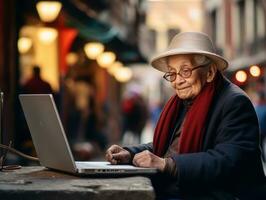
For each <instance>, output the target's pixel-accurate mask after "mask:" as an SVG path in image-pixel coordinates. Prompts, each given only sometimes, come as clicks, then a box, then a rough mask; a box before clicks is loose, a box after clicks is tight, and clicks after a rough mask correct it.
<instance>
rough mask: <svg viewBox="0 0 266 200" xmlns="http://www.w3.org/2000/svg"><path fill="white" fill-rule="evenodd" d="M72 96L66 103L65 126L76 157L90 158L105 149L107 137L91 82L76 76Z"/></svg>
mask: <svg viewBox="0 0 266 200" xmlns="http://www.w3.org/2000/svg"><path fill="white" fill-rule="evenodd" d="M72 87H73V88H72V92H73V94H72V95H73V97H71V99H72V101H71V104H68V107H66V108H65V109H67V112H65V113H67V116H64V117H65V127H66V130H67V135H68V138H69V142H70V144H71V146H72V149H73V151H74V155H75V157H76V159H79V160H91V159H93V158H95V157H98V156H101V155H100V154H101V153H102V154H103V152H104V151H105V148H106V144H107V137H106V135H105V133H104V130H103V126H102V119H101V117H100V113H99V112H101V111H100V110H99V109H98V108H97V105H96V100H95V96H96V95H95V89H94V86H93V83H92V82H91V81H90V79H89V78H88V77H86V76H78V77H76V78H75V82H74V83H73V86H72Z"/></svg>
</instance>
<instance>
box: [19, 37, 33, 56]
mask: <svg viewBox="0 0 266 200" xmlns="http://www.w3.org/2000/svg"><path fill="white" fill-rule="evenodd" d="M31 47H32V40H31V39H30V38H28V37H21V38H19V40H18V51H19V53H27V52H28V51H29V50H30V48H31Z"/></svg>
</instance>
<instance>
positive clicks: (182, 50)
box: [150, 32, 228, 72]
mask: <svg viewBox="0 0 266 200" xmlns="http://www.w3.org/2000/svg"><path fill="white" fill-rule="evenodd" d="M183 54H201V55H205V56H206V57H208V58H209V59H211V60H212V61H213V62H214V63H216V66H217V69H218V70H219V71H223V70H225V69H226V68H227V67H228V61H227V60H226V59H225V58H223V57H222V56H220V55H218V54H216V52H215V48H214V46H213V43H212V41H211V39H210V38H209V37H208V35H206V34H205V33H201V32H182V33H179V34H177V35H176V36H175V37H174V38H173V39H172V41H171V42H170V45H169V47H168V49H167V50H166V51H165V52H162V53H160V54H159V55H157V56H155V57H154V58H152V59H151V62H150V63H151V65H152V66H153V67H154V68H155V69H158V70H160V71H162V72H166V71H167V70H168V67H167V57H169V56H173V55H183Z"/></svg>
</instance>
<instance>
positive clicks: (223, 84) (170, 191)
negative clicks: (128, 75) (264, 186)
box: [106, 32, 265, 200]
mask: <svg viewBox="0 0 266 200" xmlns="http://www.w3.org/2000/svg"><path fill="white" fill-rule="evenodd" d="M151 65H152V66H153V67H154V68H155V69H158V70H160V71H162V72H164V73H165V75H164V76H163V77H164V78H165V79H166V80H167V81H169V83H170V84H171V86H172V87H173V89H174V91H175V92H176V94H175V95H174V96H172V97H171V98H170V99H169V101H168V102H167V103H166V105H165V107H164V108H163V111H162V113H161V116H160V118H159V121H158V123H157V126H156V128H155V133H154V138H153V142H152V143H148V144H142V145H138V146H134V147H123V148H122V147H120V146H118V145H112V146H111V147H110V148H109V149H108V150H107V152H106V158H107V160H108V161H110V162H111V163H112V164H122V163H132V164H133V165H135V166H138V167H151V168H157V169H158V170H159V172H160V173H159V174H157V175H156V176H155V177H153V178H152V182H153V185H154V187H155V191H156V195H157V198H158V199H160V198H162V199H223V200H226V199H236V198H237V197H238V198H240V199H242V197H243V198H244V197H245V198H246V197H247V196H248V195H250V193H251V191H252V190H253V189H254V188H256V187H257V186H259V185H260V184H261V182H262V181H263V180H264V178H265V177H264V173H263V168H262V162H261V152H260V148H259V126H258V119H257V116H256V113H255V109H254V107H253V105H252V103H251V101H250V99H249V98H248V97H247V95H246V94H245V93H244V92H243V91H242V90H241V89H240V88H239V87H237V86H236V85H234V84H233V83H231V82H230V81H229V80H228V79H226V78H225V77H224V76H223V74H222V73H223V71H224V70H225V69H226V68H227V67H228V62H227V61H226V59H225V58H223V57H221V56H220V55H218V54H216V52H215V50H214V47H213V44H212V42H211V40H210V39H209V37H208V36H207V35H206V34H204V33H200V32H183V33H180V34H178V35H176V36H175V37H174V38H173V40H172V41H171V43H170V46H169V48H168V49H167V50H166V51H165V52H163V53H161V54H160V55H158V56H157V57H155V58H153V59H152V61H151ZM253 197H254V196H253ZM253 197H250V199H252V198H253Z"/></svg>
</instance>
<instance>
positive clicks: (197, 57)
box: [192, 54, 211, 66]
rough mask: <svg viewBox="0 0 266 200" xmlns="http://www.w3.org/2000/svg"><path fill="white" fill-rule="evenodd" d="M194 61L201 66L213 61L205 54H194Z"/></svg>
mask: <svg viewBox="0 0 266 200" xmlns="http://www.w3.org/2000/svg"><path fill="white" fill-rule="evenodd" d="M192 63H193V64H194V65H195V66H199V65H205V64H209V63H211V60H210V59H209V58H208V57H207V56H204V55H201V54H193V55H192Z"/></svg>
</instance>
